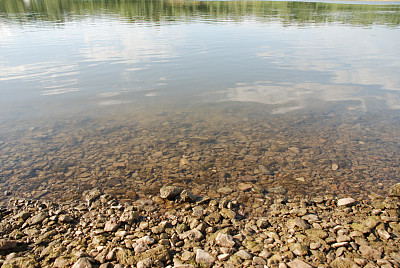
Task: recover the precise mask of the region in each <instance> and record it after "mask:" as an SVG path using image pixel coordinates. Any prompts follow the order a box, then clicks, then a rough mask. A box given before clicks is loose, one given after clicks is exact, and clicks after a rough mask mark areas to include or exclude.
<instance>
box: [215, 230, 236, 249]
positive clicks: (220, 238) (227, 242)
mask: <svg viewBox="0 0 400 268" xmlns="http://www.w3.org/2000/svg"><path fill="white" fill-rule="evenodd" d="M215 241H216V242H217V245H219V246H221V247H226V248H232V247H234V246H235V241H233V237H232V236H231V235H228V234H223V233H218V235H217V237H216V238H215Z"/></svg>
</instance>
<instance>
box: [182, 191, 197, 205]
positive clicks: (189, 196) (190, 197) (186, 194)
mask: <svg viewBox="0 0 400 268" xmlns="http://www.w3.org/2000/svg"><path fill="white" fill-rule="evenodd" d="M180 195H181V200H182V201H183V202H195V201H196V196H195V195H194V194H193V193H192V192H190V191H187V190H183V191H182V192H181V194H180Z"/></svg>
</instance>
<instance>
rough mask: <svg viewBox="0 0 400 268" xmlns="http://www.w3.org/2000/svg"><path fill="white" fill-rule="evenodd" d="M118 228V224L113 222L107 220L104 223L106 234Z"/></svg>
mask: <svg viewBox="0 0 400 268" xmlns="http://www.w3.org/2000/svg"><path fill="white" fill-rule="evenodd" d="M118 227H119V224H118V223H117V222H115V221H114V220H109V221H108V222H106V224H105V226H104V231H106V232H115V231H116V230H117V229H118Z"/></svg>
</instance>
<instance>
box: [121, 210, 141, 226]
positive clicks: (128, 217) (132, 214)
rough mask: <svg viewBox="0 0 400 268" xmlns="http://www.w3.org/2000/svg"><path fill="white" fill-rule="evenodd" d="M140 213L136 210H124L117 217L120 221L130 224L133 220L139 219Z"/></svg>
mask: <svg viewBox="0 0 400 268" xmlns="http://www.w3.org/2000/svg"><path fill="white" fill-rule="evenodd" d="M139 218H140V215H139V213H138V212H137V211H124V212H123V213H122V215H121V217H120V218H119V221H120V222H124V223H128V224H132V223H133V222H135V221H137V220H139Z"/></svg>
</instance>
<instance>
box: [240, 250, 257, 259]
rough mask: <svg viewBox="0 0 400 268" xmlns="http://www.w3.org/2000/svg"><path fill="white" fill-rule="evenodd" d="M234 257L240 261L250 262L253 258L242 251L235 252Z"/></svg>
mask: <svg viewBox="0 0 400 268" xmlns="http://www.w3.org/2000/svg"><path fill="white" fill-rule="evenodd" d="M236 256H238V257H239V258H241V259H242V260H251V259H252V258H253V256H251V254H250V253H248V252H247V251H245V250H243V249H242V250H239V251H238V252H236Z"/></svg>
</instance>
